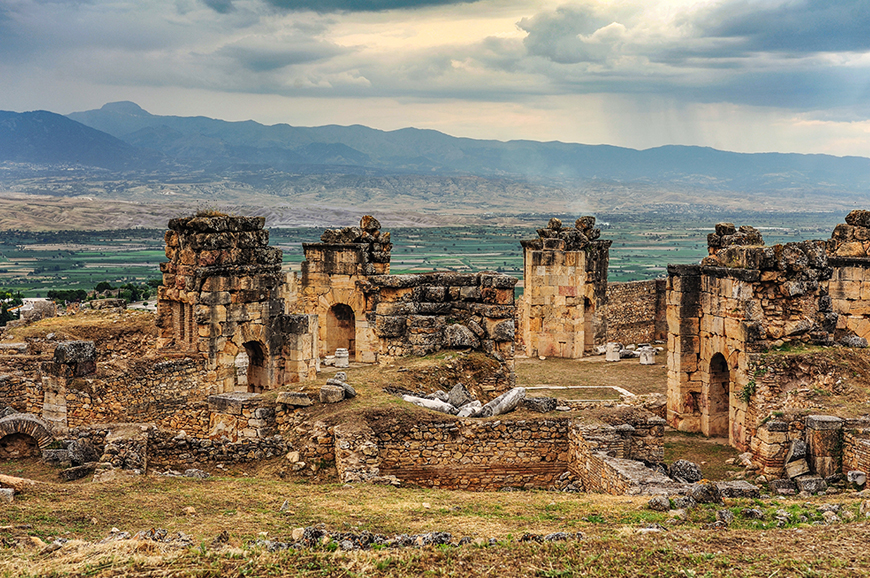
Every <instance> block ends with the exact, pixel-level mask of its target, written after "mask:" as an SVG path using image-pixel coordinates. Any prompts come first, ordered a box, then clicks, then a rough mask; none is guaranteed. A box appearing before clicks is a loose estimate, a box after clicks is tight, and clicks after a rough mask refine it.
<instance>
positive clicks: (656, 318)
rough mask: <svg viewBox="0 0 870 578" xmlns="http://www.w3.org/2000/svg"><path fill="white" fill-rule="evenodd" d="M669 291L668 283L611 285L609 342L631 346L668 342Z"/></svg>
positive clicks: (608, 326)
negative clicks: (667, 305) (667, 292)
mask: <svg viewBox="0 0 870 578" xmlns="http://www.w3.org/2000/svg"><path fill="white" fill-rule="evenodd" d="M666 287H667V280H666V279H651V280H649V281H631V282H628V283H608V284H607V299H606V303H607V304H606V306H605V308H604V314H603V316H604V317H605V318H606V319H607V337H606V340H607V341H617V342H619V343H623V344H628V343H652V342H654V341H655V340H665V339H667V316H666V302H665V290H666Z"/></svg>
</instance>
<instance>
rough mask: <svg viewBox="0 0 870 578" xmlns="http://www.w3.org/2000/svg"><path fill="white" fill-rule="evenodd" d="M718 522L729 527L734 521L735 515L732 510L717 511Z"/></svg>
mask: <svg viewBox="0 0 870 578" xmlns="http://www.w3.org/2000/svg"><path fill="white" fill-rule="evenodd" d="M716 521H717V522H720V523H722V524H723V525H725V526H728V525H729V524H731V522H733V521H734V514H733V513H732V512H731V510H716Z"/></svg>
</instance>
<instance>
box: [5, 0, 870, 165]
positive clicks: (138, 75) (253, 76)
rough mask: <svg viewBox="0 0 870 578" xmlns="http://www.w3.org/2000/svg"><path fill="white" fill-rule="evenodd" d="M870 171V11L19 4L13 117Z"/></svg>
mask: <svg viewBox="0 0 870 578" xmlns="http://www.w3.org/2000/svg"><path fill="white" fill-rule="evenodd" d="M120 100H130V101H133V102H136V103H137V104H139V105H140V106H142V107H143V108H144V109H146V110H148V111H149V112H151V113H153V114H160V115H180V116H195V115H202V116H209V117H213V118H222V119H225V120H248V119H252V120H255V121H258V122H261V123H264V124H276V123H288V124H291V125H297V126H319V125H325V124H341V125H350V124H362V125H366V126H371V127H374V128H379V129H384V130H394V129H398V128H403V127H408V126H413V127H418V128H430V129H435V130H439V131H442V132H445V133H448V134H451V135H454V136H464V137H471V138H484V139H497V140H511V139H530V140H539V141H550V140H559V141H564V142H579V143H587V144H610V145H616V146H626V147H631V148H637V149H645V148H651V147H656V146H661V145H667V144H685V145H700V146H709V147H714V148H718V149H722V150H733V151H740V152H764V151H776V152H801V153H827V154H833V155H839V156H845V155H858V156H868V157H870V2H868V1H867V0H858V1H842V0H787V1H782V0H770V1H755V0H719V1H688V0H675V1H669V0H637V1H635V0H623V1H604V0H577V1H570V0H568V1H566V0H468V1H459V0H368V1H363V0H147V1H142V0H92V1H90V0H0V109H2V110H13V111H28V110H39V109H43V110H50V111H53V112H58V113H62V114H66V113H70V112H75V111H82V110H89V109H94V108H99V107H100V106H102V105H103V104H105V103H107V102H114V101H120Z"/></svg>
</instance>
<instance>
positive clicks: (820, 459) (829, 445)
mask: <svg viewBox="0 0 870 578" xmlns="http://www.w3.org/2000/svg"><path fill="white" fill-rule="evenodd" d="M806 431H807V433H806V435H807V448H808V450H809V460H808V461H809V462H810V467H811V468H812V470H813V471H814V472H815V473H816V474H818V475H820V476H822V477H828V476H831V475H834V474H836V473H839V472H840V470H841V469H842V461H843V420H842V419H840V418H838V417H834V416H831V415H809V416H807V430H806Z"/></svg>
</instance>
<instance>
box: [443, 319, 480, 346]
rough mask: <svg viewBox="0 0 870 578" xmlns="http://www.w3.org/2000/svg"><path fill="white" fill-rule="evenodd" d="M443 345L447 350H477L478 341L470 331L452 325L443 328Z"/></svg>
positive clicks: (466, 328)
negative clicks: (468, 348) (467, 348)
mask: <svg viewBox="0 0 870 578" xmlns="http://www.w3.org/2000/svg"><path fill="white" fill-rule="evenodd" d="M444 345H445V346H446V347H449V348H454V349H460V348H466V347H470V348H477V347H479V346H480V339H478V338H477V336H476V335H475V334H474V332H473V331H471V329H469V328H468V327H466V326H465V325H461V324H459V323H452V324H450V325H448V326H447V327H445V328H444Z"/></svg>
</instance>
